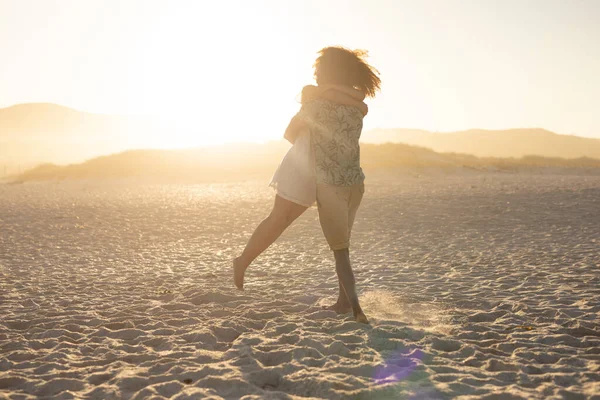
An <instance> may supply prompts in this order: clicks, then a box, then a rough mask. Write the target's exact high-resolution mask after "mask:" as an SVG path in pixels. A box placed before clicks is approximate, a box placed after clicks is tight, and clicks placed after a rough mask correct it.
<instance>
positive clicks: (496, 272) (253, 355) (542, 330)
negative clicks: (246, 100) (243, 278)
mask: <svg viewBox="0 0 600 400" xmlns="http://www.w3.org/2000/svg"><path fill="white" fill-rule="evenodd" d="M271 201H272V192H271V191H270V189H269V188H267V187H266V186H265V185H264V182H246V183H242V184H240V183H227V184H200V185H174V184H173V185H148V184H139V183H135V182H131V181H127V180H115V181H110V182H103V183H99V182H94V181H78V182H70V183H58V184H55V183H41V184H24V185H0V315H1V316H2V317H1V318H0V398H38V397H40V398H53V399H61V398H74V397H75V398H95V399H110V398H135V399H140V398H157V399H160V398H177V399H190V398H214V399H218V398H226V399H236V398H245V399H258V398H266V399H285V398H288V399H294V398H326V399H338V398H354V399H389V398H415V399H445V398H453V397H460V398H463V399H470V398H484V399H485V398H487V399H547V398H573V399H576V398H596V397H597V396H598V394H599V393H600V380H599V376H600V375H599V372H600V350H599V349H600V328H599V324H600V318H599V317H598V315H599V314H600V275H599V274H598V266H599V264H600V252H599V248H600V247H599V244H600V223H598V210H599V209H600V180H599V178H598V176H577V175H568V174H562V175H527V174H515V175H507V174H473V175H470V176H447V175H446V176H438V177H434V176H429V177H428V176H421V177H418V178H417V177H408V176H406V177H403V178H401V179H398V178H397V177H396V178H394V179H393V180H384V179H383V178H381V179H373V178H372V179H371V180H369V181H368V184H367V192H366V197H365V200H364V203H363V206H362V208H361V210H360V211H359V215H358V217H357V222H356V227H355V231H354V234H353V235H354V236H353V258H354V265H355V268H356V275H357V279H358V281H359V287H360V290H361V293H360V297H361V300H362V302H363V303H364V308H365V311H366V312H367V315H368V316H369V317H370V320H371V321H372V324H371V325H370V326H364V325H360V324H357V323H355V322H353V321H351V318H350V317H349V316H337V315H335V314H334V313H332V312H328V311H324V310H322V309H321V307H320V306H321V305H322V304H326V303H328V302H329V301H332V300H333V299H334V296H335V291H336V288H337V283H336V279H335V273H334V267H333V265H332V260H331V256H330V254H329V251H328V249H327V247H326V245H325V241H324V239H323V238H322V234H321V233H320V228H319V225H318V221H317V216H316V212H315V210H314V209H311V210H308V211H307V213H305V215H303V216H302V217H301V218H300V219H299V220H298V221H297V222H296V223H295V224H294V225H293V226H292V227H291V228H290V230H289V231H287V232H286V233H285V234H284V235H283V237H282V238H281V239H280V240H279V241H278V242H277V243H276V244H275V245H274V246H273V247H272V248H271V249H270V250H268V251H267V252H266V253H265V254H264V255H263V256H262V257H261V258H260V259H259V260H257V262H256V264H255V265H254V266H253V267H251V269H250V270H249V272H248V277H247V283H246V291H244V292H238V291H236V290H234V288H233V285H232V283H231V281H230V279H231V273H230V272H231V271H230V264H229V260H230V259H231V258H232V257H233V256H234V255H235V254H237V253H238V252H239V250H240V249H241V247H242V246H243V245H244V243H245V240H246V239H247V238H248V235H249V234H250V233H251V231H252V229H253V228H254V227H255V225H256V224H257V223H258V222H259V221H260V219H261V218H262V217H264V216H265V215H266V213H267V212H268V210H269V208H270V204H271ZM594 396H596V397H594Z"/></svg>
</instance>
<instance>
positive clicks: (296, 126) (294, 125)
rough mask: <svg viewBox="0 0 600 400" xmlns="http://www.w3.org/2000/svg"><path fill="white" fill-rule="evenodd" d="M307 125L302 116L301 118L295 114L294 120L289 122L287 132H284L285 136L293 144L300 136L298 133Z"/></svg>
mask: <svg viewBox="0 0 600 400" xmlns="http://www.w3.org/2000/svg"><path fill="white" fill-rule="evenodd" d="M305 127H306V122H305V121H304V120H303V119H302V118H300V117H298V116H297V115H296V116H294V118H292V120H291V121H290V123H289V124H288V126H287V128H286V129H285V133H284V134H283V137H284V138H285V139H286V140H287V141H288V142H290V143H291V144H294V142H295V141H296V138H297V137H298V134H299V133H300V131H301V130H302V129H304V128H305Z"/></svg>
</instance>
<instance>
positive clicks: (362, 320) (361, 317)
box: [354, 312, 369, 325]
mask: <svg viewBox="0 0 600 400" xmlns="http://www.w3.org/2000/svg"><path fill="white" fill-rule="evenodd" d="M354 319H355V320H356V322H360V323H361V324H367V325H368V324H369V320H368V319H367V316H366V315H365V313H363V312H360V313H358V314H357V315H355V316H354Z"/></svg>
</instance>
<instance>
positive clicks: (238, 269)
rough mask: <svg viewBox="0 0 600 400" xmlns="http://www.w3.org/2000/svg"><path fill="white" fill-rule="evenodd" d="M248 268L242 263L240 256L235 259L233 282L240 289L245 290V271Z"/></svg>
mask: <svg viewBox="0 0 600 400" xmlns="http://www.w3.org/2000/svg"><path fill="white" fill-rule="evenodd" d="M245 272H246V268H244V266H243V265H241V264H240V260H239V257H238V258H236V259H235V260H233V283H235V286H236V287H237V288H238V289H239V290H244V273H245Z"/></svg>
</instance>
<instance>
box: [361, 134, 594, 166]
mask: <svg viewBox="0 0 600 400" xmlns="http://www.w3.org/2000/svg"><path fill="white" fill-rule="evenodd" d="M363 141H364V142H369V143H387V142H391V143H406V144H410V145H415V146H422V147H427V148H430V149H432V150H435V151H437V152H443V153H465V154H472V155H475V156H478V157H524V156H527V155H537V156H542V157H560V158H579V157H591V158H598V159H600V139H590V138H583V137H578V136H571V135H559V134H556V133H553V132H550V131H547V130H544V129H508V130H497V131H494V130H483V129H472V130H468V131H460V132H449V133H434V132H428V131H423V130H417V129H374V130H371V131H368V132H366V133H365V134H364V135H363Z"/></svg>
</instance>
